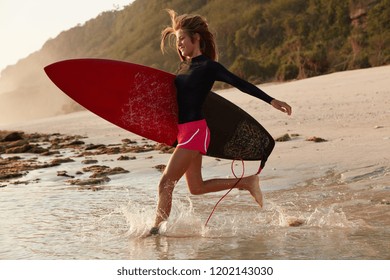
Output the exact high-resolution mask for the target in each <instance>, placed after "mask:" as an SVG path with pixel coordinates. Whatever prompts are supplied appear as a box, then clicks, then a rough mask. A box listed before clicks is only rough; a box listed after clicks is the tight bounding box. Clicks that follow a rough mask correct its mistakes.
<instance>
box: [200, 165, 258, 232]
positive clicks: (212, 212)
mask: <svg viewBox="0 0 390 280" xmlns="http://www.w3.org/2000/svg"><path fill="white" fill-rule="evenodd" d="M235 161H236V160H233V161H232V164H231V166H230V168H231V171H232V173H233V175H234V177H235V178H236V179H238V180H237V182H236V183H235V184H234V185H233V187H231V188H230V189H229V190H228V191H227V193H225V194H224V195H223V196H222V197H221V198H220V199H219V200H218V202H217V203H216V204H215V206H214V208H213V210H212V211H211V213H210V216H209V218H208V219H207V221H206V223H205V225H204V226H205V227H207V224H208V223H209V221H210V219H211V216H213V214H214V212H215V209H216V208H217V206H218V204H219V203H220V202H221V201H222V200H223V199H224V198H225V197H226V196H227V195H228V194H229V193H230V192H231V191H232V190H233V189H234V188H235V187H236V186H237V185H238V183H240V181H241V180H242V178H244V175H245V163H244V161H243V160H241V163H242V173H241V176H240V178H238V177H237V175H236V173H235V172H234V162H235ZM261 170H262V166H260V167H259V170H258V171H257V173H256V174H255V175H258V174H260V172H261Z"/></svg>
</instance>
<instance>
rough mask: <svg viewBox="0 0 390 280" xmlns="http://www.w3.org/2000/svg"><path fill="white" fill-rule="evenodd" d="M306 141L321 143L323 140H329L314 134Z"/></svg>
mask: <svg viewBox="0 0 390 280" xmlns="http://www.w3.org/2000/svg"><path fill="white" fill-rule="evenodd" d="M306 141H312V142H316V143H321V142H327V141H328V140H325V139H323V138H320V137H316V136H312V137H309V138H307V139H306Z"/></svg>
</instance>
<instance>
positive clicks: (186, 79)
mask: <svg viewBox="0 0 390 280" xmlns="http://www.w3.org/2000/svg"><path fill="white" fill-rule="evenodd" d="M215 81H221V82H225V83H228V84H230V85H232V86H234V87H236V88H237V89H239V90H241V91H242V92H245V93H247V94H249V95H251V96H254V97H257V98H259V99H261V100H263V101H265V102H267V103H271V101H272V100H273V98H272V97H271V96H269V95H268V94H266V93H265V92H264V91H262V90H261V89H259V88H258V87H256V86H255V85H253V84H251V83H249V82H247V81H245V80H243V79H241V78H239V77H237V76H236V75H234V74H233V73H231V72H230V71H228V70H227V69H226V68H225V67H223V66H222V65H221V64H220V63H218V62H216V61H213V60H211V59H209V58H207V57H206V56H204V55H200V56H197V57H194V58H192V60H191V62H190V64H189V67H187V68H186V69H181V70H180V71H179V73H178V75H177V76H176V78H175V86H176V93H177V102H178V107H179V123H180V124H182V123H187V122H192V121H197V120H201V119H204V116H203V114H202V106H203V103H204V101H205V99H206V97H207V94H209V92H210V90H211V88H212V87H213V84H214V82H215Z"/></svg>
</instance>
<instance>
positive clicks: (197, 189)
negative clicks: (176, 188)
mask: <svg viewBox="0 0 390 280" xmlns="http://www.w3.org/2000/svg"><path fill="white" fill-rule="evenodd" d="M187 185H188V189H189V190H190V193H191V194H192V195H200V194H204V191H203V182H188V181H187Z"/></svg>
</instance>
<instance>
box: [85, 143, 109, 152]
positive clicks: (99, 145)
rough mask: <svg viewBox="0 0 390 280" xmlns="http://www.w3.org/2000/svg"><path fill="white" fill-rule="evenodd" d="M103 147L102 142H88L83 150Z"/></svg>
mask: <svg viewBox="0 0 390 280" xmlns="http://www.w3.org/2000/svg"><path fill="white" fill-rule="evenodd" d="M105 147H106V146H105V145H103V144H89V145H87V146H86V147H85V150H86V151H90V150H96V149H100V148H105Z"/></svg>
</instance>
